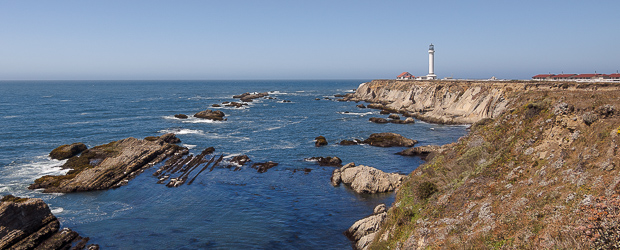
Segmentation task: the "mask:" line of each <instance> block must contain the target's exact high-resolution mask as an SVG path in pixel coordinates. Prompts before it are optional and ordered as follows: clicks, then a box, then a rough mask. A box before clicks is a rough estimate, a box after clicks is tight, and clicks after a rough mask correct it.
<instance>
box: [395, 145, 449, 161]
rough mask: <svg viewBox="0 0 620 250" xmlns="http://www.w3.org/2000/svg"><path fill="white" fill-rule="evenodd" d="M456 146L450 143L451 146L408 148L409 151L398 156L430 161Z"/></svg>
mask: <svg viewBox="0 0 620 250" xmlns="http://www.w3.org/2000/svg"><path fill="white" fill-rule="evenodd" d="M454 145H455V143H450V144H446V145H442V146H437V145H426V146H420V147H414V148H408V149H405V150H403V151H401V152H398V153H396V154H397V155H402V156H419V157H420V158H422V160H425V161H429V160H431V159H432V158H433V157H434V156H435V155H436V154H438V153H439V154H440V153H442V152H444V151H446V150H447V149H449V148H451V147H453V146H454Z"/></svg>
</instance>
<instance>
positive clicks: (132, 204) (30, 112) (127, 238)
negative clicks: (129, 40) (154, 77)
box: [0, 80, 466, 249]
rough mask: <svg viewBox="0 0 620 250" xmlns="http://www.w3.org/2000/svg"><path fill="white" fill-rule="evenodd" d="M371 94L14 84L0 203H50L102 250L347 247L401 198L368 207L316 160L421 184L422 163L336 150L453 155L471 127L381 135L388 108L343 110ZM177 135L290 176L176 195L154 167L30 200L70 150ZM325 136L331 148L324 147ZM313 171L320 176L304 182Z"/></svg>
mask: <svg viewBox="0 0 620 250" xmlns="http://www.w3.org/2000/svg"><path fill="white" fill-rule="evenodd" d="M363 82H364V80H320V81H313V80H306V81H299V80H294V81H284V80H281V81H2V82H0V93H1V94H0V134H1V135H2V140H0V195H7V194H13V195H16V196H21V197H37V198H42V199H43V200H45V201H46V202H47V203H48V204H49V206H50V208H51V209H52V211H53V213H54V214H55V215H56V216H57V217H59V219H60V221H61V223H62V227H69V228H72V229H73V230H75V231H77V232H79V233H80V234H81V235H83V236H87V237H90V238H91V243H97V244H99V245H100V246H102V247H103V248H104V249H203V248H207V249H240V248H248V249H349V248H350V247H351V243H350V242H349V240H348V239H347V238H346V237H345V236H344V235H343V234H342V232H344V231H345V230H346V229H347V228H348V227H349V226H351V225H352V224H353V223H354V222H355V221H356V220H358V219H361V218H363V217H364V216H366V215H369V214H371V213H372V210H373V208H374V207H375V206H376V205H377V204H380V203H386V204H388V206H389V205H390V204H391V203H392V202H393V200H394V194H393V193H388V194H378V195H360V194H356V193H354V192H352V191H351V190H350V189H349V188H347V187H345V186H340V187H332V186H331V185H330V176H331V173H332V171H333V169H334V168H332V167H321V166H318V165H317V164H316V163H314V162H308V161H304V158H308V157H313V156H338V157H340V158H341V159H342V160H343V162H344V163H348V162H355V163H356V164H358V165H359V164H362V165H368V166H373V167H376V168H378V169H381V170H383V171H386V172H400V173H410V172H411V171H413V170H414V169H415V168H416V167H417V166H419V165H420V164H421V163H422V161H421V160H420V159H419V158H416V157H403V156H399V155H394V153H396V152H399V151H401V150H402V149H403V148H378V147H370V146H366V145H357V146H340V145H337V143H338V142H339V141H341V140H344V139H349V140H350V139H355V138H357V139H364V138H367V137H368V136H369V135H370V134H372V133H379V132H394V133H399V134H402V135H404V136H406V137H408V138H412V139H416V140H418V141H419V144H418V145H428V144H445V143H450V142H454V141H456V140H457V139H458V138H459V137H461V136H463V135H464V134H465V133H466V127H465V126H447V125H436V124H428V123H424V122H419V121H417V122H416V123H415V124H406V125H405V124H374V123H370V122H368V118H370V117H372V116H377V117H383V116H381V115H379V112H378V110H372V109H360V108H357V107H355V105H356V103H353V102H338V101H335V100H333V99H334V98H333V95H334V94H342V93H346V92H352V90H353V89H355V88H357V86H358V85H359V84H361V83H363ZM267 91H270V96H272V97H276V98H277V99H273V100H268V99H256V100H255V101H254V102H252V103H250V105H248V106H246V107H244V108H242V109H235V108H220V110H222V111H223V112H224V113H226V118H228V120H227V121H223V122H212V121H205V120H199V119H195V118H190V119H187V120H179V119H175V118H174V114H179V113H183V114H187V115H192V114H194V113H196V112H198V111H202V110H205V109H213V108H211V107H210V106H211V104H216V103H222V102H223V101H238V100H235V99H232V96H233V95H236V94H241V93H244V92H267ZM325 97H329V98H331V99H332V100H325V99H324V98H325ZM315 98H320V99H321V100H315ZM283 100H290V101H291V102H282V101H283ZM347 111H348V113H346V112H347ZM431 128H432V129H431ZM168 132H172V133H176V134H177V137H179V138H180V139H181V140H182V143H181V145H183V146H186V147H189V148H191V152H192V153H194V154H198V153H200V151H202V150H203V149H204V148H206V147H214V148H215V149H216V154H218V155H219V154H224V155H225V156H226V157H228V158H230V157H232V156H234V155H240V154H245V155H248V156H249V157H250V158H251V159H252V161H253V162H265V161H274V162H278V163H279V164H280V165H278V166H277V167H274V168H272V169H270V170H269V171H268V172H266V173H257V171H256V170H255V169H251V168H249V167H244V169H242V170H241V171H235V172H233V171H232V169H227V168H223V167H222V168H216V169H215V170H214V171H212V172H205V173H202V174H201V175H200V176H199V177H198V178H197V179H196V181H195V182H194V183H193V184H192V185H183V186H181V187H178V188H167V187H166V186H164V185H161V184H156V181H157V179H156V178H155V177H153V176H152V175H151V174H152V173H153V172H154V171H155V170H156V169H155V168H152V169H149V170H147V171H146V172H145V173H143V174H141V175H139V176H138V177H137V178H136V179H134V180H132V181H130V182H129V184H128V185H127V186H123V187H121V188H118V189H113V190H107V191H97V192H86V193H74V194H43V193H41V192H40V191H36V190H35V191H33V190H27V186H28V185H29V184H30V183H32V182H33V181H34V180H35V179H36V178H38V177H41V176H43V175H46V174H61V173H64V172H66V170H61V169H60V168H59V166H60V165H62V163H63V162H62V161H56V160H51V159H49V158H48V157H47V155H48V153H49V152H50V151H51V150H52V149H54V148H56V147H57V146H59V145H62V144H69V143H73V142H83V143H85V144H86V145H87V146H89V147H93V146H96V145H100V144H105V143H108V142H111V141H115V140H120V139H123V138H127V137H136V138H144V137H146V136H154V135H162V134H164V133H168ZM319 135H322V136H325V137H326V138H327V140H328V142H329V145H328V146H325V147H319V148H317V147H315V146H314V138H315V137H317V136H319ZM304 168H310V169H312V171H311V172H310V173H307V174H305V173H304V172H303V171H294V170H301V169H304Z"/></svg>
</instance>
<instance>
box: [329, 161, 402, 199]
mask: <svg viewBox="0 0 620 250" xmlns="http://www.w3.org/2000/svg"><path fill="white" fill-rule="evenodd" d="M406 177H407V176H406V175H402V174H397V173H385V172H383V171H381V170H379V169H376V168H373V167H368V166H364V165H359V166H355V164H354V163H349V164H347V165H344V166H343V167H341V168H339V169H335V170H334V172H333V173H332V178H331V183H332V185H333V186H338V185H339V184H340V183H341V182H342V183H344V184H348V185H349V186H350V187H351V189H353V190H354V191H355V192H357V193H370V194H374V193H384V192H391V191H394V190H395V189H397V188H398V187H400V185H401V183H402V182H403V181H404V180H405V178H406Z"/></svg>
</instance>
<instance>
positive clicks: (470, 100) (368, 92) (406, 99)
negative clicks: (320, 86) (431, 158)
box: [352, 80, 617, 124]
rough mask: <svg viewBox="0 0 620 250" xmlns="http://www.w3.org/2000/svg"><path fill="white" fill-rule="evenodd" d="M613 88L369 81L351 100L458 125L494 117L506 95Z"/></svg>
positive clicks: (504, 104) (506, 103) (568, 84)
mask: <svg viewBox="0 0 620 250" xmlns="http://www.w3.org/2000/svg"><path fill="white" fill-rule="evenodd" d="M616 88H617V87H616V86H613V85H602V84H598V85H588V84H579V83H576V82H559V83H558V82H530V81H510V82H495V81H493V82H484V81H480V82H476V81H403V80H373V81H371V82H367V83H363V84H361V85H360V86H359V87H358V89H357V90H356V92H355V94H354V95H353V98H352V100H363V101H367V102H373V103H383V104H386V105H387V106H388V107H390V108H393V109H396V110H407V111H413V112H416V118H418V119H421V120H425V121H430V122H436V123H450V124H459V123H474V122H476V121H478V120H480V119H484V118H496V117H498V116H499V115H501V114H502V113H503V112H504V111H506V108H507V107H508V106H509V105H510V102H511V98H510V96H512V95H514V94H515V93H519V92H523V91H553V90H601V91H604V90H612V89H616Z"/></svg>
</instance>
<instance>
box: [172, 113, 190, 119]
mask: <svg viewBox="0 0 620 250" xmlns="http://www.w3.org/2000/svg"><path fill="white" fill-rule="evenodd" d="M174 117H175V118H177V119H187V118H188V117H187V115H185V114H176V115H174Z"/></svg>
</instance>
